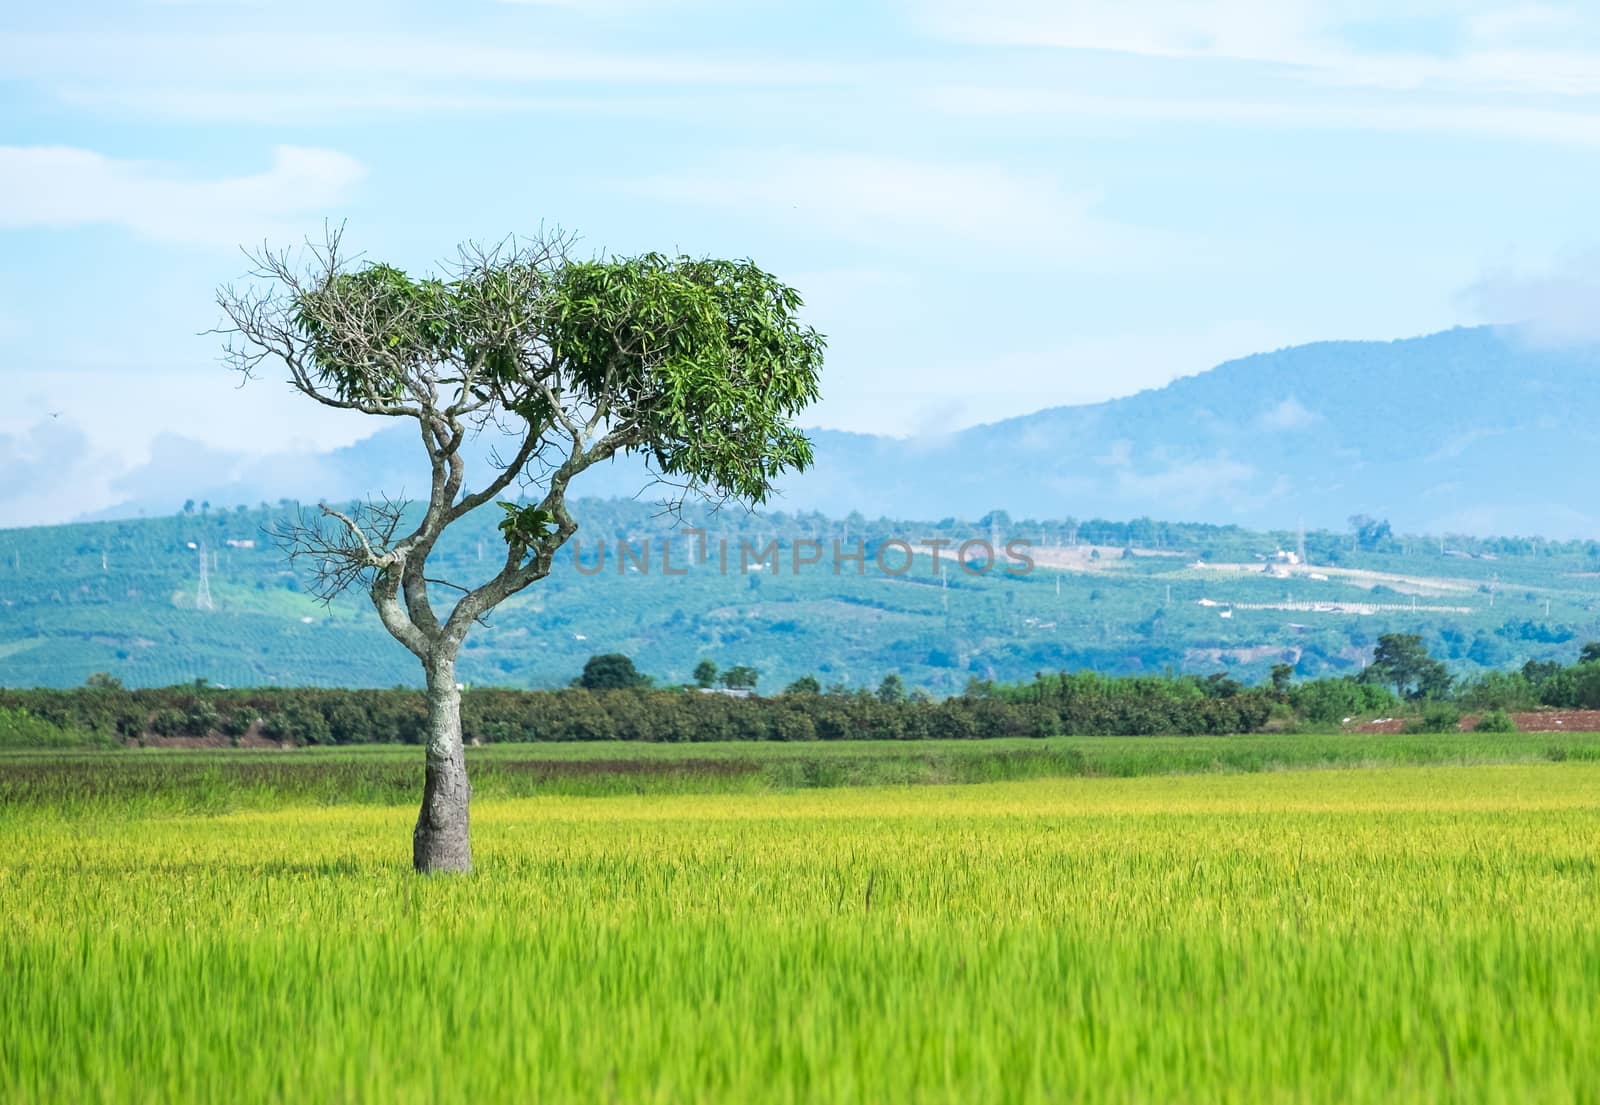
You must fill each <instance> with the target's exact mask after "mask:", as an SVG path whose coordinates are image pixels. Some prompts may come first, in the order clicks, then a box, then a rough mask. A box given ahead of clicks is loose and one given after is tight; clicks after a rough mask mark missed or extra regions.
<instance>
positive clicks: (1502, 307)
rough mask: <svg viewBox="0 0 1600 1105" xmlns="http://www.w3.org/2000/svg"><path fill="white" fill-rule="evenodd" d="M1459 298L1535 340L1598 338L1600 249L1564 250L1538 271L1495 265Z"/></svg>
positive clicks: (1559, 342) (1485, 317)
mask: <svg viewBox="0 0 1600 1105" xmlns="http://www.w3.org/2000/svg"><path fill="white" fill-rule="evenodd" d="M1461 299H1462V301H1463V303H1464V304H1465V305H1466V306H1467V307H1468V309H1470V310H1471V311H1473V312H1474V313H1475V314H1477V316H1478V317H1479V318H1480V319H1482V320H1483V321H1485V322H1494V323H1510V324H1516V325H1517V326H1518V330H1519V333H1520V336H1521V337H1523V338H1524V339H1525V340H1527V341H1529V342H1531V343H1532V344H1534V345H1536V346H1556V347H1559V346H1569V345H1587V344H1591V343H1595V342H1600V311H1597V310H1596V309H1595V308H1596V304H1600V249H1592V250H1589V251H1587V252H1582V253H1575V254H1572V255H1569V256H1567V257H1565V258H1563V259H1561V260H1559V261H1557V262H1556V263H1555V264H1553V265H1551V266H1549V267H1547V268H1545V269H1543V271H1535V272H1526V271H1519V270H1518V269H1517V268H1516V267H1515V266H1513V265H1510V264H1506V265H1501V266H1498V267H1496V268H1494V269H1492V270H1490V271H1489V272H1486V273H1485V274H1484V275H1483V276H1481V277H1480V278H1479V279H1478V280H1477V281H1476V282H1474V283H1473V284H1472V285H1471V286H1470V287H1468V288H1466V289H1465V290H1463V291H1462V293H1461Z"/></svg>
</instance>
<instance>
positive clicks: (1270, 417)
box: [1256, 395, 1321, 430]
mask: <svg viewBox="0 0 1600 1105" xmlns="http://www.w3.org/2000/svg"><path fill="white" fill-rule="evenodd" d="M1319 418H1321V415H1319V414H1317V413H1316V412H1315V411H1313V410H1310V409H1309V408H1307V407H1306V406H1305V405H1304V404H1302V403H1301V402H1300V400H1298V399H1296V398H1295V397H1294V396H1292V395H1291V396H1289V398H1287V399H1285V400H1284V401H1283V402H1281V403H1279V404H1278V405H1277V406H1275V407H1272V408H1270V409H1268V410H1265V411H1263V412H1262V413H1261V414H1260V415H1258V416H1257V418H1256V425H1257V426H1258V427H1260V428H1261V429H1263V430H1302V429H1304V428H1305V427H1307V426H1309V425H1311V424H1312V423H1314V422H1316V421H1317V420H1318V419H1319Z"/></svg>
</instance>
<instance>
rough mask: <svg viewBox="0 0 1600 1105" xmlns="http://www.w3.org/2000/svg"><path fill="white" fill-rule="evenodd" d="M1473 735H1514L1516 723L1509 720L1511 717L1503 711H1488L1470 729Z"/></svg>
mask: <svg viewBox="0 0 1600 1105" xmlns="http://www.w3.org/2000/svg"><path fill="white" fill-rule="evenodd" d="M1472 731H1473V732H1475V733H1515V732H1516V731H1517V723H1516V722H1514V721H1512V720H1511V715H1510V714H1508V713H1506V712H1505V711H1504V710H1499V709H1496V710H1490V711H1489V712H1488V713H1486V714H1484V715H1483V716H1482V717H1481V718H1479V719H1478V723H1477V724H1476V725H1474V726H1473V727H1472Z"/></svg>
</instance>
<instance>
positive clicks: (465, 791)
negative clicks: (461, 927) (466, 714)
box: [411, 657, 472, 875]
mask: <svg viewBox="0 0 1600 1105" xmlns="http://www.w3.org/2000/svg"><path fill="white" fill-rule="evenodd" d="M425 666H426V668H427V674H428V690H427V695H428V760H427V774H426V776H425V781H424V784H423V791H422V809H421V811H420V812H419V813H418V814H417V827H416V829H415V830H414V831H413V832H412V834H411V862H412V865H413V866H414V867H415V868H416V869H417V872H418V873H419V874H423V875H431V874H435V873H443V872H465V871H471V870H472V836H471V822H470V819H469V814H468V806H469V803H470V802H471V800H472V785H471V784H470V783H469V782H468V781H467V760H466V750H465V748H464V747H463V745H462V741H461V692H460V691H459V690H457V689H456V665H455V659H454V657H451V658H449V659H438V658H432V659H429V660H427V661H425Z"/></svg>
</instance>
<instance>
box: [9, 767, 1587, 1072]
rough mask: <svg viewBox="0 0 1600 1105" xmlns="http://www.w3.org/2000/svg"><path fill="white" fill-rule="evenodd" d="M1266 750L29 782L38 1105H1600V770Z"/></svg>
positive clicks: (18, 881) (41, 774)
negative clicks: (466, 821) (424, 827)
mask: <svg viewBox="0 0 1600 1105" xmlns="http://www.w3.org/2000/svg"><path fill="white" fill-rule="evenodd" d="M1233 739H1234V738H1218V739H1217V740H1216V741H1215V742H1213V745H1214V747H1207V746H1205V745H1204V744H1203V743H1201V742H1193V741H1191V742H1188V744H1187V745H1185V744H1184V743H1183V742H1162V741H1138V740H1132V739H1123V740H1122V741H1121V744H1120V745H1118V746H1109V745H1107V746H1105V747H1102V746H1101V745H1098V744H1093V743H1091V742H1084V741H1077V742H1074V744H1073V747H1076V748H1078V750H1079V753H1080V756H1081V757H1083V758H1082V759H1081V760H1073V758H1072V757H1070V756H1067V752H1068V751H1069V748H1068V747H1067V746H1066V745H1065V744H1063V745H1061V746H1059V747H1052V745H1053V743H1054V742H1017V743H1018V744H1019V745H1023V744H1030V743H1031V744H1032V745H1033V746H1035V747H1033V748H1032V749H1031V751H1033V752H1047V753H1050V754H1051V755H1055V756H1057V757H1058V759H1060V760H1061V762H1060V763H1056V764H1054V766H1052V765H1051V764H1042V763H1041V762H1039V761H1036V760H1029V759H1026V758H1024V759H1020V760H1019V759H1016V758H1015V757H1016V756H1019V755H1021V754H1022V753H1024V752H1028V751H1030V749H1028V748H1022V747H1018V748H1009V747H995V748H992V749H988V750H985V749H982V748H969V749H966V750H963V749H946V748H929V747H925V746H918V747H911V748H884V747H868V748H856V749H853V750H843V749H841V750H834V749H825V750H818V749H814V748H813V749H808V750H799V749H793V748H766V747H762V748H749V747H745V748H741V749H738V750H730V749H716V748H711V749H707V748H705V747H703V746H701V747H696V748H694V749H687V750H686V749H666V750H660V749H655V748H651V749H639V748H618V747H616V746H608V747H606V748H605V749H603V750H597V749H595V748H593V747H592V746H591V747H584V746H568V747H563V748H560V749H544V748H539V749H536V750H530V749H528V748H523V749H521V750H520V751H519V750H513V749H499V748H497V749H493V750H487V749H486V750H478V751H479V752H480V753H481V754H480V755H478V756H477V758H476V759H475V761H474V770H475V771H477V772H478V774H479V775H480V778H481V779H482V782H481V783H480V786H479V800H478V801H477V802H476V803H475V805H474V815H473V817H474V833H475V848H476V852H477V861H478V870H477V871H476V873H475V874H473V875H471V876H468V877H459V878H436V879H423V878H418V877H416V876H414V875H412V874H411V872H410V870H409V863H408V861H409V855H410V828H411V823H412V821H413V820H414V817H415V812H414V805H413V802H414V793H401V790H400V788H401V785H402V781H403V780H404V779H405V778H407V777H409V778H410V779H411V780H412V785H414V783H415V779H416V777H417V776H419V775H420V765H419V764H418V763H416V758H417V757H418V756H419V753H418V752H417V750H415V749H401V750H392V751H391V750H373V751H367V750H363V751H361V752H358V753H330V754H328V755H326V756H319V755H317V754H305V753H271V752H268V753H228V752H181V753H180V752H171V753H149V752H106V753H95V754H51V755H15V754H13V755H8V756H5V757H0V929H3V932H4V936H3V939H0V1100H3V1101H19V1102H24V1101H25V1102H90V1101H112V1102H136V1101H137V1102H146V1101H148V1102H191V1101H192V1102H223V1101H226V1102H243V1101H295V1102H309V1101H351V1102H365V1101H371V1102H455V1101H461V1102H469V1101H470V1102H500V1101H506V1102H566V1101H574V1102H576V1101H584V1102H588V1101H619V1102H684V1101H708V1102H812V1101H816V1102H898V1101H910V1102H981V1101H994V1102H1012V1101H1017V1102H1027V1101H1107V1102H1200V1101H1236V1102H1341V1103H1343V1102H1376V1101H1385V1102H1387V1101H1418V1102H1432V1101H1473V1102H1477V1101H1482V1102H1510V1101H1529V1102H1541V1103H1543V1102H1551V1103H1555V1102H1592V1101H1596V1100H1600V1060H1597V1058H1596V1056H1597V1055H1600V997H1597V995H1600V925H1597V917H1600V870H1597V862H1596V853H1597V848H1600V762H1595V760H1594V757H1593V755H1592V754H1589V752H1590V750H1592V749H1594V748H1595V743H1594V741H1595V739H1596V738H1592V737H1582V736H1578V735H1562V736H1561V737H1560V738H1559V739H1555V738H1552V739H1546V738H1543V737H1541V738H1528V737H1523V738H1513V737H1506V738H1493V740H1498V741H1501V742H1503V743H1501V744H1492V743H1489V742H1490V740H1491V738H1487V737H1476V736H1472V735H1463V736H1462V737H1461V738H1459V742H1458V743H1457V744H1456V745H1444V744H1440V745H1428V746H1424V745H1418V744H1415V743H1411V744H1408V743H1406V742H1418V741H1426V740H1430V739H1431V740H1435V741H1450V740H1452V739H1454V738H1359V739H1358V738H1349V740H1350V741H1351V742H1352V743H1351V744H1350V745H1349V746H1348V749H1347V754H1341V753H1339V749H1341V748H1344V747H1345V746H1342V745H1340V744H1339V743H1338V741H1339V738H1248V739H1249V740H1260V741H1268V740H1273V739H1276V740H1279V741H1284V742H1287V741H1292V740H1299V741H1307V742H1313V744H1314V742H1316V741H1321V742H1322V744H1321V745H1316V747H1319V748H1321V749H1322V753H1323V754H1319V755H1316V756H1312V755H1307V756H1305V757H1302V759H1301V760H1300V761H1298V762H1294V763H1285V762H1284V757H1283V754H1281V752H1277V753H1273V754H1271V755H1268V754H1266V753H1264V752H1263V751H1262V748H1263V747H1265V746H1264V745H1261V746H1257V748H1256V754H1255V755H1254V756H1253V757H1252V756H1248V755H1244V753H1243V752H1242V751H1240V750H1241V749H1246V748H1247V747H1248V746H1242V745H1235V746H1231V747H1232V749H1233V750H1232V751H1229V747H1230V746H1226V744H1225V742H1226V741H1228V740H1233ZM1516 741H1522V742H1527V743H1525V744H1518V743H1515V742H1516ZM1362 742H1364V743H1362ZM1385 742H1388V743H1385ZM984 743H987V742H984ZM1312 746H1313V745H1308V746H1307V747H1312ZM1430 749H1431V751H1430ZM1330 750H1331V751H1330ZM986 752H987V754H989V757H990V758H987V759H986V758H984V755H985V753H986ZM401 753H406V754H408V755H406V756H404V757H402V756H401ZM484 753H486V754H484ZM1002 754H1003V755H1002ZM962 755H969V756H972V757H976V758H975V759H971V760H962V759H961V758H960V757H961V756H962ZM1229 755H1239V756H1242V757H1243V758H1242V759H1239V760H1237V761H1236V762H1230V761H1228V759H1227V757H1228V756H1229ZM830 756H837V757H839V758H840V759H841V760H843V761H848V762H847V763H846V764H845V765H844V766H841V765H840V764H837V763H834V764H833V766H832V767H831V768H830V767H827V766H824V767H821V768H810V769H807V770H810V771H811V772H812V774H811V775H807V774H806V770H800V771H799V773H798V774H793V772H794V771H796V770H797V769H794V768H793V767H792V766H791V767H785V766H783V765H784V764H791V765H792V764H794V763H800V764H807V763H811V764H815V763H817V762H823V763H824V764H825V765H826V764H828V763H832V761H830V760H829V757H830ZM994 756H1002V758H1000V759H994V758H993V757H994ZM1004 756H1011V757H1013V758H1012V759H1009V760H1008V759H1005V758H1004ZM1184 756H1188V757H1189V758H1188V759H1184V758H1183V757H1184ZM741 757H748V758H750V762H753V763H755V764H756V768H755V769H753V770H751V769H748V768H740V769H739V770H737V771H735V770H732V769H725V768H723V767H718V768H715V769H707V770H704V771H698V772H697V771H695V770H691V769H688V768H683V767H682V766H681V765H683V764H684V763H694V762H701V763H712V764H725V763H727V762H732V761H736V760H740V758H741ZM862 757H866V758H867V759H868V760H872V759H873V758H874V757H876V758H877V761H881V762H877V761H874V763H873V764H872V765H870V766H866V767H863V766H862V764H861V763H859V762H856V760H858V759H860V758H862ZM919 757H920V759H919ZM1172 757H1178V758H1177V759H1173V758H1172ZM497 763H498V764H499V765H500V769H501V770H500V771H499V773H498V774H497V770H496V768H495V767H494V766H493V765H494V764H497ZM516 763H523V764H527V763H535V764H544V765H546V766H545V767H540V768H536V769H529V770H526V771H519V770H518V769H513V768H511V767H510V766H509V765H512V764H516ZM551 763H562V764H567V765H572V764H580V765H588V766H586V767H580V768H570V769H556V768H550V767H548V765H549V764H551ZM641 763H643V764H646V765H649V764H656V765H657V766H658V767H659V765H660V764H676V765H680V766H679V767H678V768H675V769H670V770H665V771H663V770H656V769H654V768H651V767H648V766H645V767H641V766H640V764H641ZM607 764H610V767H607V766H606V765H607ZM618 764H620V765H622V766H621V767H618V766H617V765H618ZM930 764H931V766H930ZM979 764H982V765H986V766H975V765H979ZM1019 764H1021V765H1023V766H1018V765H1019ZM253 765H267V766H260V767H259V770H258V766H253ZM304 765H311V766H310V767H306V766H304ZM350 765H355V766H353V767H352V766H350ZM389 765H393V766H392V768H391V766H389ZM595 765H600V766H595ZM952 765H954V766H952ZM268 766H270V767H271V769H272V770H273V771H277V772H280V775H278V776H272V775H270V774H262V772H266V771H267V767H268ZM1293 766H1300V767H1310V766H1315V767H1318V768H1320V769H1319V770H1281V768H1284V767H1293ZM313 769H314V770H313ZM301 770H304V771H307V772H310V774H307V775H305V776H303V777H301V776H293V775H292V774H291V775H289V776H283V775H282V774H281V773H283V772H290V773H292V772H294V771H301ZM390 770H393V771H396V772H410V775H409V776H404V775H397V776H396V777H395V778H394V779H393V780H390V781H385V780H388V776H387V775H385V774H384V773H385V772H387V771H390ZM829 771H832V772H834V773H833V774H829V773H828V772H829ZM252 772H257V774H254V775H252V774H251V773H252ZM674 772H675V773H674ZM819 772H820V773H821V774H818V773H819ZM286 778H287V779H288V781H285V779H286ZM983 779H997V780H999V781H978V780H983ZM97 780H98V781H99V783H98V784H97V783H96V781H97ZM105 780H112V782H109V783H107V782H105ZM374 780H377V781H376V782H374ZM862 782H870V783H872V784H873V785H854V784H859V783H862ZM912 783H921V784H924V785H909V784H912ZM957 783H959V784H963V785H953V784H957ZM95 785H100V786H101V787H102V789H101V790H100V791H98V792H94V793H80V791H83V790H85V789H86V788H87V789H90V790H92V788H93V786H95ZM340 788H345V790H344V791H341V790H340ZM362 788H365V789H362Z"/></svg>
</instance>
